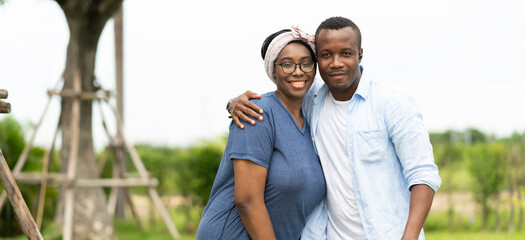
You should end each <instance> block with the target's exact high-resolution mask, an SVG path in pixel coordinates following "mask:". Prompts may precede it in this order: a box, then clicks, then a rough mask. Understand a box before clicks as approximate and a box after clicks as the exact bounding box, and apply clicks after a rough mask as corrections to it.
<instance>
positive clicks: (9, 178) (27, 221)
mask: <svg viewBox="0 0 525 240" xmlns="http://www.w3.org/2000/svg"><path fill="white" fill-rule="evenodd" d="M0 180H1V181H2V185H3V186H4V190H5V191H6V192H7V196H8V197H9V201H10V202H11V205H12V206H13V210H14V211H15V215H16V219H17V220H18V223H19V224H20V229H22V231H23V232H24V234H25V235H26V237H27V238H28V239H31V240H33V239H44V238H42V235H41V234H40V231H38V227H37V225H36V223H35V220H34V219H33V217H32V216H31V212H29V209H28V208H27V205H26V203H25V201H24V198H23V197H22V193H20V189H18V185H16V182H15V180H14V178H13V175H12V173H11V171H10V170H9V166H7V162H6V161H5V159H4V155H3V154H2V150H0Z"/></svg>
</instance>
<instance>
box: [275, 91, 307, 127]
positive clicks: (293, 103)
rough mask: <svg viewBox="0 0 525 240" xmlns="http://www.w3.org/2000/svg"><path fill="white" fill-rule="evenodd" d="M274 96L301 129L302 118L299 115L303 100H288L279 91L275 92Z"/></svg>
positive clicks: (288, 98)
mask: <svg viewBox="0 0 525 240" xmlns="http://www.w3.org/2000/svg"><path fill="white" fill-rule="evenodd" d="M275 96H277V98H278V99H279V101H281V104H283V106H284V108H286V110H288V112H289V113H290V114H292V117H293V118H294V120H295V122H296V123H297V125H298V126H299V127H301V128H302V127H303V122H304V120H303V117H302V115H301V107H302V105H303V99H302V98H290V97H288V96H286V95H284V94H282V93H281V92H279V91H275Z"/></svg>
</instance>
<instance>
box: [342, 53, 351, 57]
mask: <svg viewBox="0 0 525 240" xmlns="http://www.w3.org/2000/svg"><path fill="white" fill-rule="evenodd" d="M343 56H345V57H349V56H352V53H351V52H343Z"/></svg>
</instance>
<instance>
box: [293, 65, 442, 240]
mask: <svg viewBox="0 0 525 240" xmlns="http://www.w3.org/2000/svg"><path fill="white" fill-rule="evenodd" d="M361 69H362V68H361ZM328 92H329V89H328V86H327V85H326V84H324V83H323V82H322V80H320V79H316V82H315V84H314V85H313V86H312V88H311V89H310V91H309V92H308V93H307V95H306V96H305V99H304V102H303V111H304V112H305V115H306V117H307V118H308V120H309V121H310V123H311V125H310V126H311V134H312V137H313V142H314V146H315V142H316V138H315V136H316V135H315V134H316V131H317V124H318V123H319V118H320V117H322V116H320V114H321V109H322V108H323V104H324V100H325V97H326V94H328ZM347 126H348V127H347V129H346V132H347V137H348V164H350V169H351V171H352V177H353V182H354V189H355V194H356V199H357V206H358V209H359V215H360V216H361V220H362V223H363V227H364V230H365V234H366V237H367V239H381V240H383V239H400V238H401V236H402V235H403V232H404V229H405V225H406V221H407V219H408V212H409V207H410V187H411V186H413V185H416V184H426V185H428V186H429V187H430V188H432V189H433V190H434V191H436V190H437V189H438V188H439V186H440V185H441V178H440V177H439V175H438V168H437V166H436V164H434V157H433V153H432V145H431V144H430V140H429V136H428V132H427V131H426V129H425V127H424V125H423V118H422V116H421V113H420V111H419V109H418V108H417V106H416V104H415V102H414V100H413V99H412V98H410V97H409V96H407V95H404V94H401V93H399V92H397V91H394V90H393V89H392V88H390V87H387V86H386V85H385V84H384V83H380V82H375V81H372V80H371V79H370V78H369V75H368V74H366V72H364V71H362V75H361V79H360V82H359V85H358V87H357V90H356V92H355V94H354V96H353V97H352V99H351V100H350V102H349V104H348V121H347ZM316 151H317V150H316ZM324 174H330V173H329V172H324ZM341 211H345V209H341ZM327 223H328V215H327V209H326V203H325V202H323V203H322V204H320V205H319V206H318V207H317V208H316V210H314V212H313V213H312V214H311V215H310V217H309V220H308V223H307V225H306V227H305V229H304V231H303V235H302V237H301V239H302V240H308V239H316V240H321V239H326V226H327ZM419 239H420V240H421V239H425V236H424V234H423V231H421V234H420V237H419Z"/></svg>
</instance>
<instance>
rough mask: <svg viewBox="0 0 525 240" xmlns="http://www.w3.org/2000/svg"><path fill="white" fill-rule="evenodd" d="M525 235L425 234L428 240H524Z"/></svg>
mask: <svg viewBox="0 0 525 240" xmlns="http://www.w3.org/2000/svg"><path fill="white" fill-rule="evenodd" d="M524 236H525V233H513V234H508V233H495V232H454V233H451V232H446V231H439V232H425V237H426V239H427V240H471V239H472V240H522V239H524Z"/></svg>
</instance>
